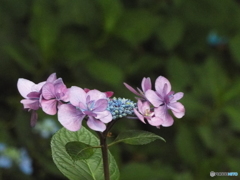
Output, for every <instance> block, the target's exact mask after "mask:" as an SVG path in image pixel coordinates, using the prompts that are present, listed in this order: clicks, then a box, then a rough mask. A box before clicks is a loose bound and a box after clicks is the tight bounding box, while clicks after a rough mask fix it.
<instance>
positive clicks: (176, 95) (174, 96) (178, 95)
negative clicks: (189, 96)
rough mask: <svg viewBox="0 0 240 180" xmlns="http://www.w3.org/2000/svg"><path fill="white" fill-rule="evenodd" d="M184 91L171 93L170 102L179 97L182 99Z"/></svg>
mask: <svg viewBox="0 0 240 180" xmlns="http://www.w3.org/2000/svg"><path fill="white" fill-rule="evenodd" d="M183 95H184V93H183V92H178V93H176V94H174V95H173V99H172V100H171V102H176V101H178V100H179V99H182V97H183Z"/></svg>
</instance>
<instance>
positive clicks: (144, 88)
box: [123, 77, 152, 101]
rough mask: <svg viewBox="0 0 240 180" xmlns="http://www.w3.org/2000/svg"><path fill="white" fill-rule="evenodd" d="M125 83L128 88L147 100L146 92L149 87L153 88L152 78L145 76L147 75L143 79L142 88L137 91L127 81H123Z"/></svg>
mask: <svg viewBox="0 0 240 180" xmlns="http://www.w3.org/2000/svg"><path fill="white" fill-rule="evenodd" d="M123 84H124V85H125V86H126V88H127V89H128V90H129V91H131V92H133V93H134V94H136V95H137V96H139V97H140V99H141V100H145V101H146V100H147V98H146V97H145V92H146V91H147V90H149V89H152V83H151V79H150V78H145V77H144V78H143V80H142V90H141V89H139V88H137V91H136V90H135V89H134V88H132V87H131V86H129V85H128V84H127V83H123ZM137 99H139V98H137Z"/></svg>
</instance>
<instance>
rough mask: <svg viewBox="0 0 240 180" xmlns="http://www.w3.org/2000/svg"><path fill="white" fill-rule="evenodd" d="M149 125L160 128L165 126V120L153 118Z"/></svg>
mask: <svg viewBox="0 0 240 180" xmlns="http://www.w3.org/2000/svg"><path fill="white" fill-rule="evenodd" d="M148 123H149V124H150V125H152V126H160V125H162V124H163V120H162V119H161V118H159V117H153V118H151V119H150V120H148Z"/></svg>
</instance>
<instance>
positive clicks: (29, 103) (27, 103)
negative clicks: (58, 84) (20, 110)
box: [20, 99, 40, 110]
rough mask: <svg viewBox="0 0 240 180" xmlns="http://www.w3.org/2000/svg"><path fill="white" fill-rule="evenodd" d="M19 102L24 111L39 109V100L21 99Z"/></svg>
mask: <svg viewBox="0 0 240 180" xmlns="http://www.w3.org/2000/svg"><path fill="white" fill-rule="evenodd" d="M20 102H21V103H22V104H23V107H24V109H33V110H38V109H39V107H40V103H39V100H31V99H23V100H21V101H20Z"/></svg>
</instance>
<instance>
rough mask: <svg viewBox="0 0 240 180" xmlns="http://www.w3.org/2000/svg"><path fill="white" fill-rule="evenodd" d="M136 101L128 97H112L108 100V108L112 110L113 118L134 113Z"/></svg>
mask: <svg viewBox="0 0 240 180" xmlns="http://www.w3.org/2000/svg"><path fill="white" fill-rule="evenodd" d="M134 108H136V103H134V102H133V101H131V100H129V99H126V98H116V97H114V98H112V99H109V101H108V107H107V110H108V111H110V112H111V114H112V117H113V119H118V118H123V117H126V116H133V115H134Z"/></svg>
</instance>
